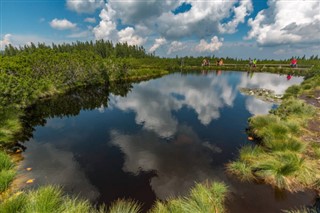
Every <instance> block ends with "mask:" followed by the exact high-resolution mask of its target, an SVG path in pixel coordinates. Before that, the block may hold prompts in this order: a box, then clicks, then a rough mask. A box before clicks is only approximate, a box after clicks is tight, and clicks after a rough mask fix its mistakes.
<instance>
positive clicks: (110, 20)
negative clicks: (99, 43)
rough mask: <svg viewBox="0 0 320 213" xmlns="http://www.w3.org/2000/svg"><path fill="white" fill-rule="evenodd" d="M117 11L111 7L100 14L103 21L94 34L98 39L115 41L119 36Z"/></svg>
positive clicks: (107, 6) (107, 7) (94, 29)
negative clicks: (116, 21)
mask: <svg viewBox="0 0 320 213" xmlns="http://www.w3.org/2000/svg"><path fill="white" fill-rule="evenodd" d="M115 15H116V11H115V10H113V9H112V8H111V7H110V6H109V5H106V7H105V8H104V9H103V10H102V11H101V12H100V15H99V17H100V18H101V21H100V23H99V25H98V26H96V27H95V28H93V33H94V35H95V38H96V39H107V40H114V39H116V36H117V29H116V27H117V25H116V23H115V21H114V17H115Z"/></svg>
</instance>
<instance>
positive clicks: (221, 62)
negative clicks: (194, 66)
mask: <svg viewBox="0 0 320 213" xmlns="http://www.w3.org/2000/svg"><path fill="white" fill-rule="evenodd" d="M222 65H223V59H222V58H220V59H219V60H218V61H217V66H222Z"/></svg>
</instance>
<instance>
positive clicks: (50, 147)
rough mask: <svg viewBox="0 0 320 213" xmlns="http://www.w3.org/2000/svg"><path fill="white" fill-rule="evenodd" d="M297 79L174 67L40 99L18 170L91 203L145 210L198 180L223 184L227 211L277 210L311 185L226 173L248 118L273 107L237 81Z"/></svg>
mask: <svg viewBox="0 0 320 213" xmlns="http://www.w3.org/2000/svg"><path fill="white" fill-rule="evenodd" d="M302 80H303V79H302V78H301V77H292V78H291V79H290V80H287V77H286V76H285V75H282V76H281V75H274V74H266V73H254V74H251V73H244V72H221V71H218V72H203V73H202V74H201V73H200V74H199V73H197V74H195V73H189V74H182V73H174V74H171V75H167V76H164V77H161V78H158V79H152V80H148V81H143V82H139V83H131V84H130V83H126V84H124V85H122V86H121V87H116V86H113V87H112V88H111V89H108V88H85V89H82V90H76V91H73V92H70V93H68V94H66V95H64V96H61V97H53V98H51V99H49V100H44V101H41V102H39V103H38V104H36V105H34V106H32V107H30V108H29V109H28V110H27V111H28V113H27V116H26V117H25V118H24V119H25V120H26V123H27V124H28V125H27V126H26V133H25V137H26V138H28V139H26V141H25V143H24V144H23V145H24V146H25V147H26V149H25V151H24V152H23V157H24V160H23V161H22V163H21V166H20V167H21V169H20V175H21V176H23V177H24V178H26V179H28V178H34V179H35V182H34V183H33V184H32V185H31V186H30V185H28V186H25V187H27V188H30V187H31V188H32V187H38V186H41V185H44V184H57V185H61V186H63V188H64V190H65V191H66V192H68V193H70V194H73V195H78V196H80V197H83V198H86V199H90V200H91V201H92V202H93V203H97V204H101V203H105V204H107V205H108V204H110V203H111V202H113V201H115V200H117V199H118V198H130V199H133V200H136V201H138V202H140V203H142V204H143V205H144V210H147V209H149V208H150V207H151V206H152V204H153V203H154V201H155V200H156V199H161V200H165V199H166V198H169V197H172V196H177V195H186V194H187V193H188V191H189V190H190V188H191V187H192V186H193V185H194V184H195V182H202V181H205V180H218V181H224V182H225V183H226V184H227V185H228V186H229V190H230V194H229V197H228V201H227V208H228V209H229V210H230V212H280V211H281V209H289V208H293V207H299V206H300V205H303V204H310V203H312V201H313V199H314V194H313V193H312V192H304V193H295V194H290V193H288V192H279V191H276V190H274V189H272V188H271V187H270V186H267V185H263V184H257V183H241V182H239V181H238V180H237V179H235V178H234V177H231V176H229V175H227V174H226V173H225V164H226V163H228V162H229V161H231V160H233V159H235V158H236V157H237V155H238V150H239V148H240V147H241V146H243V145H245V144H248V143H252V142H250V141H248V140H247V135H246V133H245V129H246V127H247V119H248V118H249V117H251V116H252V115H256V114H266V113H268V111H269V110H270V109H272V108H273V107H275V105H274V104H272V103H266V102H263V101H261V100H258V99H256V98H254V97H250V96H246V95H243V94H241V93H240V92H239V88H242V87H250V88H257V87H259V88H266V89H272V90H274V91H275V92H276V94H281V93H283V92H284V91H285V90H286V88H288V87H289V86H290V85H293V84H299V83H301V82H302ZM27 167H32V171H25V170H24V169H25V168H27Z"/></svg>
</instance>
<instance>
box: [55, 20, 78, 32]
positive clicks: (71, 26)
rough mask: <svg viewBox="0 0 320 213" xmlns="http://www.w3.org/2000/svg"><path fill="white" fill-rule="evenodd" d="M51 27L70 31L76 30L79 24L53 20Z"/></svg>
mask: <svg viewBox="0 0 320 213" xmlns="http://www.w3.org/2000/svg"><path fill="white" fill-rule="evenodd" d="M50 26H51V27H52V28H54V29H57V30H70V29H75V28H76V27H77V24H74V23H72V22H70V21H68V20H67V19H56V18H55V19H53V20H52V21H51V22H50Z"/></svg>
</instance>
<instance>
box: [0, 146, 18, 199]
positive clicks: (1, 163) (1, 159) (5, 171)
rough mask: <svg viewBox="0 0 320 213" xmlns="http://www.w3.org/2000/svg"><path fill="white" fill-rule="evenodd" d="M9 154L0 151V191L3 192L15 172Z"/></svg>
mask: <svg viewBox="0 0 320 213" xmlns="http://www.w3.org/2000/svg"><path fill="white" fill-rule="evenodd" d="M13 167H14V163H13V162H12V161H11V159H10V157H9V155H7V154H6V153H5V152H2V151H0V193H1V192H4V191H5V190H6V189H7V188H8V187H9V185H10V183H11V182H12V180H13V178H14V176H15V174H16V172H15V170H14V168H13Z"/></svg>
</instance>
